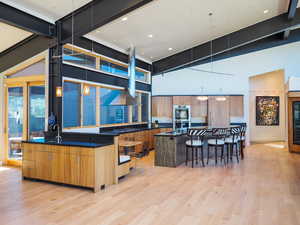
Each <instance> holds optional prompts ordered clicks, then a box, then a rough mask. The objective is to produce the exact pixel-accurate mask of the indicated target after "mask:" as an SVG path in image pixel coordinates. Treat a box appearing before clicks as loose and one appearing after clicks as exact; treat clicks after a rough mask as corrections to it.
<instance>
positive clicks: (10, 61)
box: [0, 34, 52, 73]
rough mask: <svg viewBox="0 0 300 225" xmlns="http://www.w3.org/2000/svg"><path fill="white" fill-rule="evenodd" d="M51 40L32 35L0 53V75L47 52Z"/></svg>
mask: <svg viewBox="0 0 300 225" xmlns="http://www.w3.org/2000/svg"><path fill="white" fill-rule="evenodd" d="M51 40H52V39H51V38H48V37H44V36H39V35H36V34H33V35H31V36H30V37H28V38H26V39H25V40H23V41H21V42H19V43H17V44H16V45H14V46H12V47H10V48H9V49H7V50H5V51H3V52H1V53H0V62H1V64H0V73H2V72H3V71H5V70H7V69H9V68H11V67H13V66H15V65H17V64H19V63H21V62H23V61H25V60H27V59H29V58H31V57H33V56H35V55H37V54H39V53H41V52H42V51H45V50H46V49H48V48H49V44H50V42H51Z"/></svg>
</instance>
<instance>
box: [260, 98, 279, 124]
mask: <svg viewBox="0 0 300 225" xmlns="http://www.w3.org/2000/svg"><path fill="white" fill-rule="evenodd" d="M256 126H279V96H256Z"/></svg>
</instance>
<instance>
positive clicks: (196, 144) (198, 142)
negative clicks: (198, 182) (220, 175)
mask: <svg viewBox="0 0 300 225" xmlns="http://www.w3.org/2000/svg"><path fill="white" fill-rule="evenodd" d="M205 134H206V129H189V130H188V132H187V136H188V138H189V140H187V141H186V142H185V147H186V158H185V165H187V164H188V161H189V150H191V153H192V168H193V167H194V155H195V153H196V163H197V164H198V149H200V151H201V161H202V165H203V167H204V166H205V164H204V158H203V157H204V156H203V144H204V141H203V139H204V136H205ZM194 150H195V152H194Z"/></svg>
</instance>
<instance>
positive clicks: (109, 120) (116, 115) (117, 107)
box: [100, 88, 129, 125]
mask: <svg viewBox="0 0 300 225" xmlns="http://www.w3.org/2000/svg"><path fill="white" fill-rule="evenodd" d="M128 108H129V107H128V105H126V96H125V92H124V91H122V90H116V89H108V88H101V89H100V118H101V119H100V124H101V125H105V124H118V123H128V122H129V120H128Z"/></svg>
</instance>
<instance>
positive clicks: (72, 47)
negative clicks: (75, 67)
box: [72, 0, 75, 55]
mask: <svg viewBox="0 0 300 225" xmlns="http://www.w3.org/2000/svg"><path fill="white" fill-rule="evenodd" d="M74 8H75V6H74V0H72V55H73V54H74Z"/></svg>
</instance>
